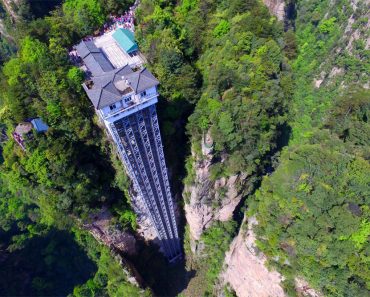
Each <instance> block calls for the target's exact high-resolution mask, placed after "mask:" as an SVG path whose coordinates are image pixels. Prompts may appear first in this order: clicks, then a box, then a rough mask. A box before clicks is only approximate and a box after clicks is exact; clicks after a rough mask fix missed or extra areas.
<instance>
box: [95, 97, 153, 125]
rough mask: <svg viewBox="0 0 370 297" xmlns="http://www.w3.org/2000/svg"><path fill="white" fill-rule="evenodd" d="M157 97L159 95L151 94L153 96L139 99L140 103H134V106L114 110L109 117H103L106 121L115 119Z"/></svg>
mask: <svg viewBox="0 0 370 297" xmlns="http://www.w3.org/2000/svg"><path fill="white" fill-rule="evenodd" d="M133 96H137V95H133ZM155 97H158V93H155V94H151V95H148V96H141V97H140V98H139V99H137V100H138V101H139V102H138V103H135V102H134V104H132V105H130V106H122V107H120V108H119V109H117V110H114V111H112V112H110V113H108V114H107V115H104V114H103V113H102V116H103V118H104V119H108V118H111V117H114V116H115V115H117V114H120V113H121V112H122V111H129V110H130V109H133V108H134V107H136V106H138V105H140V104H141V103H144V102H146V101H149V100H150V99H153V98H155ZM131 102H132V101H131Z"/></svg>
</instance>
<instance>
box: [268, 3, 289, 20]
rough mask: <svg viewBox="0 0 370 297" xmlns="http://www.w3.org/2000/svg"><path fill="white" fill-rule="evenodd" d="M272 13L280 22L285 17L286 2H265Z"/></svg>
mask: <svg viewBox="0 0 370 297" xmlns="http://www.w3.org/2000/svg"><path fill="white" fill-rule="evenodd" d="M263 3H264V4H265V5H266V6H267V8H268V9H269V11H270V13H271V14H272V15H274V16H276V17H277V19H278V20H279V21H282V20H284V17H285V2H284V0H263Z"/></svg>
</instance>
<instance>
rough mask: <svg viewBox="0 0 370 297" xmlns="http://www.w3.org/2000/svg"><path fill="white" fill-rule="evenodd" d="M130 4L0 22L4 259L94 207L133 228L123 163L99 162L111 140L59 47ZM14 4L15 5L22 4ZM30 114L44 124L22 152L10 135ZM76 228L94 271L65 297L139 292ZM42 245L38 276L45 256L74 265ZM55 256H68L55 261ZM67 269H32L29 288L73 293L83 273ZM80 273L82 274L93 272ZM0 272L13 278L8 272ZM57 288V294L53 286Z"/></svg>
mask: <svg viewBox="0 0 370 297" xmlns="http://www.w3.org/2000/svg"><path fill="white" fill-rule="evenodd" d="M50 2H52V1H50ZM31 4H32V3H31ZM129 4H131V2H130V1H127V2H126V1H108V3H105V1H98V0H91V1H65V2H64V3H63V5H62V6H61V7H57V8H56V9H55V10H53V11H52V12H50V14H47V13H45V12H43V14H45V15H46V16H45V17H44V18H36V17H37V16H38V15H37V14H36V15H32V14H30V13H26V15H27V16H28V17H24V16H23V15H22V14H18V15H19V18H18V19H17V20H16V23H15V24H16V27H15V29H14V28H13V29H12V27H11V26H8V27H7V31H8V33H9V34H11V36H12V37H13V39H14V42H15V44H16V46H17V48H18V52H17V54H16V55H14V56H13V57H12V58H11V59H10V60H9V61H7V62H6V63H5V64H4V65H3V69H2V70H3V75H2V76H1V86H0V88H1V91H0V94H1V97H0V114H1V115H0V119H1V122H2V123H3V124H5V129H6V130H5V131H6V133H7V135H8V138H9V140H8V141H7V142H5V143H4V145H3V147H2V150H1V152H2V157H3V159H4V161H3V163H2V164H1V175H0V184H1V187H0V188H1V199H0V218H1V219H0V228H1V229H3V230H4V232H5V233H4V234H5V235H4V236H6V237H9V238H8V243H7V244H5V245H4V251H5V249H6V250H7V252H5V255H4V257H5V258H7V257H9V258H8V259H12V258H14V257H21V258H22V257H23V256H24V257H26V255H28V254H29V252H30V251H29V249H30V248H37V247H36V245H35V244H36V243H35V242H37V243H38V244H40V245H41V244H43V243H44V242H45V241H46V242H47V241H49V245H48V246H53V245H58V244H60V242H59V241H58V240H59V239H58V238H54V237H53V235H49V234H50V232H51V231H50V230H53V228H58V229H65V230H70V229H71V228H75V227H73V226H75V225H76V223H77V221H79V220H81V219H83V220H86V219H89V217H90V215H92V214H94V212H96V211H98V210H99V209H100V208H101V206H102V205H107V206H110V209H111V211H112V212H113V213H114V214H116V217H117V219H116V223H119V224H121V227H122V228H126V229H127V228H129V229H132V228H135V225H136V222H135V215H134V214H133V212H132V210H131V208H130V206H129V203H128V201H127V200H126V198H125V195H124V194H123V192H122V191H123V190H125V189H126V186H127V182H126V180H125V178H124V177H123V173H122V171H123V169H122V168H121V166H117V167H116V169H114V165H117V164H119V163H118V162H117V160H113V163H110V162H109V161H108V162H107V160H109V158H110V157H109V156H110V152H111V149H110V146H109V144H108V142H107V141H106V140H105V138H104V136H103V135H102V131H101V130H100V129H99V128H98V127H97V125H96V124H94V122H93V119H94V113H93V110H92V108H91V107H90V104H89V101H88V100H87V98H86V96H85V94H84V92H83V90H82V88H81V83H82V80H83V73H82V72H81V71H80V70H79V69H78V68H76V67H74V66H72V65H71V64H70V62H69V59H68V51H67V48H68V47H70V46H72V45H73V44H74V43H76V42H77V41H78V40H79V39H80V38H82V37H83V36H85V35H86V34H90V33H92V31H93V30H95V29H97V28H98V27H99V26H100V25H102V24H103V22H104V21H105V20H106V17H107V16H108V14H109V13H111V12H112V11H116V12H117V11H118V10H123V9H125V8H127V6H128V5H129ZM21 5H22V3H21ZM31 8H32V6H31ZM19 9H23V8H22V6H21V7H20V8H19ZM43 9H45V7H44V8H43ZM7 21H8V22H10V20H7ZM2 53H4V52H3V51H2ZM2 57H6V55H2ZM34 117H41V118H42V119H43V120H44V121H45V122H46V123H47V124H48V125H49V127H50V128H49V130H48V131H47V132H46V133H44V134H42V133H41V134H37V133H36V132H34V133H33V135H32V136H31V137H29V138H28V139H27V140H26V143H25V146H26V151H23V150H22V149H21V147H20V146H18V145H17V144H16V143H15V141H13V140H12V136H11V133H12V132H13V130H14V127H15V126H16V125H17V124H18V123H20V122H22V121H25V120H27V119H30V118H34ZM2 129H3V126H2ZM113 158H114V157H113ZM76 230H77V229H76ZM76 232H77V235H78V240H77V241H78V242H80V243H81V244H82V245H84V244H85V248H86V249H87V254H88V256H89V258H90V259H91V260H92V261H94V262H95V263H96V264H95V265H97V269H98V270H97V272H96V275H95V276H94V277H93V278H92V279H91V280H89V281H87V283H86V284H85V285H81V286H79V287H78V288H76V289H75V290H74V292H73V294H74V295H76V296H102V295H104V296H119V295H127V294H128V295H130V296H135V295H138V294H140V291H139V289H138V288H137V287H136V286H133V285H131V284H129V283H128V282H127V277H126V275H125V274H124V273H123V271H122V269H121V268H120V265H119V263H118V262H116V261H115V260H114V259H112V258H111V256H110V255H109V250H108V249H106V248H103V247H101V246H99V245H97V243H96V242H95V239H92V238H90V239H87V238H88V236H87V235H81V234H80V232H81V231H75V233H76ZM82 236H83V237H84V239H83V240H82V239H81V238H82ZM68 242H69V243H70V244H72V243H71V242H73V240H72V241H71V240H69V241H66V244H67V243H68ZM86 245H87V246H86ZM46 249H47V250H50V248H48V247H46ZM47 250H45V252H42V250H41V251H40V253H41V254H40V255H39V256H38V257H36V258H35V259H34V260H35V261H36V260H39V262H40V263H41V264H40V266H39V267H38V268H37V269H42V270H45V272H44V273H46V272H47V271H48V270H47V269H49V268H48V267H50V265H51V264H52V263H51V262H50V261H53V263H55V265H56V266H55V265H54V266H53V267H54V268H55V267H59V266H58V265H60V266H61V267H64V266H65V265H68V262H65V261H73V255H72V254H73V251H72V252H71V254H63V251H64V247H63V248H62V249H61V251H60V254H55V255H52V258H51V256H50V255H49V254H48V253H49V252H47ZM8 253H10V254H8ZM64 256H66V257H67V256H68V257H69V258H68V257H67V258H68V259H65V260H63V257H64ZM85 258H86V256H85ZM81 259H83V258H81ZM91 260H90V262H91ZM20 261H24V260H22V259H21V260H20ZM58 261H59V262H58ZM90 262H89V261H87V264H86V265H88V263H90ZM22 263H23V262H22ZM42 263H45V265H46V266H45V267H44V268H45V269H43V268H42V267H43V266H42ZM48 265H49V266H48ZM90 266H91V265H90ZM84 267H87V266H82V265H81V269H82V270H83V269H87V268H84ZM92 267H94V265H93V266H92ZM69 269H70V274H69V275H66V276H65V279H61V280H59V281H56V282H55V281H54V277H55V278H57V277H58V275H55V276H53V274H50V275H49V276H50V279H48V280H47V279H46V278H45V274H44V273H43V274H41V275H39V274H38V273H37V271H35V273H34V274H32V275H31V277H33V280H32V279H31V280H30V281H31V282H32V285H31V286H32V289H30V290H31V291H29V292H35V294H41V295H50V294H52V295H53V294H54V295H56V294H57V295H59V294H62V292H65V293H66V294H68V293H72V292H71V291H72V289H73V286H74V285H76V284H79V283H80V284H81V283H83V282H85V281H86V280H87V279H86V274H85V276H84V274H83V273H82V272H83V271H82V270H81V271H79V270H76V271H74V270H72V271H71V267H69ZM88 270H89V271H90V272H89V273H88V274H87V278H89V277H91V272H92V271H93V270H94V269H93V268H89V269H88ZM4 273H11V274H14V271H13V273H12V272H11V271H9V270H5V271H4ZM56 273H58V271H56ZM65 273H66V271H65ZM75 274H76V275H75ZM81 277H82V278H81ZM43 278H45V279H43ZM63 281H64V282H65V283H64V284H63V285H61V282H63ZM25 285H26V284H25ZM62 286H63V287H64V289H63V290H64V291H60V289H61V287H62ZM71 286H72V287H71ZM4 288H6V287H4ZM2 289H3V286H2ZM17 289H19V291H17ZM21 290H22V288H21V287H19V288H17V287H16V286H15V287H9V291H7V290H6V291H1V292H2V294H14V295H18V294H22V291H21ZM25 290H26V289H25ZM68 290H69V292H68ZM29 292H28V293H29ZM63 294H64V293H63Z"/></svg>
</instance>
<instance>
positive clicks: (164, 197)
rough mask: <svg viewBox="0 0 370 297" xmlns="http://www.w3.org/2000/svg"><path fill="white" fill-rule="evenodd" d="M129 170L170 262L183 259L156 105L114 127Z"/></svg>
mask: <svg viewBox="0 0 370 297" xmlns="http://www.w3.org/2000/svg"><path fill="white" fill-rule="evenodd" d="M109 128H110V130H111V132H112V136H113V138H114V140H115V142H116V144H117V146H118V149H119V154H120V156H121V159H122V161H123V164H124V166H125V169H126V171H127V173H128V175H129V176H130V178H131V179H132V181H133V185H134V189H135V191H136V192H137V194H138V199H142V202H143V204H144V205H145V208H146V211H147V214H148V217H149V218H150V220H151V222H152V225H153V227H154V229H155V230H156V232H157V235H158V238H159V240H160V242H161V246H162V248H163V252H164V254H165V255H166V257H167V258H168V259H169V260H170V261H174V260H175V259H177V258H178V257H180V256H181V247H180V240H179V236H178V230H177V225H176V218H175V211H174V204H173V201H172V195H171V189H170V184H169V180H168V174H167V167H166V162H165V158H164V152H163V145H162V139H161V134H160V130H159V125H158V117H157V112H156V107H155V105H154V104H153V105H151V106H149V107H146V108H144V109H142V110H139V111H137V112H136V113H134V114H131V115H129V116H127V117H124V118H122V119H119V120H117V121H115V122H113V123H112V124H110V127H109Z"/></svg>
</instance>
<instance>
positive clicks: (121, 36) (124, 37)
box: [113, 28, 138, 53]
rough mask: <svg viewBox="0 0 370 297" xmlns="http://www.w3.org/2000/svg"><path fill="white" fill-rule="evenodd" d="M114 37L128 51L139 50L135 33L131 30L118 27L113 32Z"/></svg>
mask: <svg viewBox="0 0 370 297" xmlns="http://www.w3.org/2000/svg"><path fill="white" fill-rule="evenodd" d="M113 38H114V39H115V40H116V41H117V43H118V44H119V46H120V47H121V48H122V49H123V50H124V51H125V52H126V53H131V52H134V51H137V50H138V46H137V44H136V42H135V38H134V34H133V33H132V32H131V31H130V30H127V29H121V28H120V29H117V30H116V31H115V32H114V33H113Z"/></svg>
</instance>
